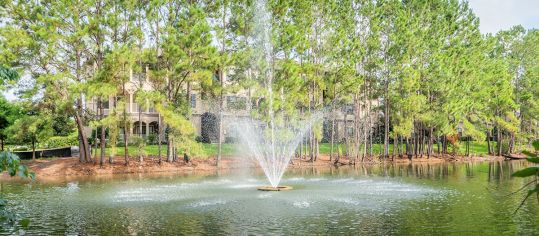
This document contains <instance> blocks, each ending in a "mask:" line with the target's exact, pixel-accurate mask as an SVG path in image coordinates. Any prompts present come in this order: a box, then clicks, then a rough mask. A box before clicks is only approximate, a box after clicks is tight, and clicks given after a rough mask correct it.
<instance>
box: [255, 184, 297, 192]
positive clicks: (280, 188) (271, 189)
mask: <svg viewBox="0 0 539 236" xmlns="http://www.w3.org/2000/svg"><path fill="white" fill-rule="evenodd" d="M256 189H258V190H260V191H286V190H292V189H293V188H292V186H286V185H283V186H277V187H272V186H261V187H258V188H256Z"/></svg>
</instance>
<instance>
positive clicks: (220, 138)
mask: <svg viewBox="0 0 539 236" xmlns="http://www.w3.org/2000/svg"><path fill="white" fill-rule="evenodd" d="M224 80H225V78H224V71H223V70H222V69H220V70H219V82H220V83H221V92H220V94H219V137H218V142H219V144H218V145H219V147H218V153H217V167H220V166H221V157H222V154H223V107H224V104H223V103H224V100H223V85H224Z"/></svg>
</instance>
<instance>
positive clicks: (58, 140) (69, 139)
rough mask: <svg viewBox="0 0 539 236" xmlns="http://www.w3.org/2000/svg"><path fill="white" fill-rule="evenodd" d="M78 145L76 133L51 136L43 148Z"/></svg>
mask: <svg viewBox="0 0 539 236" xmlns="http://www.w3.org/2000/svg"><path fill="white" fill-rule="evenodd" d="M78 144H79V137H78V135H77V133H73V134H71V135H69V136H53V137H50V138H48V139H47V141H46V142H45V144H44V146H45V147H47V148H59V147H71V146H77V145H78Z"/></svg>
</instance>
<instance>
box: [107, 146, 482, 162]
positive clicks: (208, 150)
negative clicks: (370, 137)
mask: <svg viewBox="0 0 539 236" xmlns="http://www.w3.org/2000/svg"><path fill="white" fill-rule="evenodd" d="M201 145H202V153H201V154H200V155H197V157H199V158H208V157H213V156H216V155H217V152H218V145H217V144H213V143H212V144H207V143H203V144H201ZM340 146H341V151H342V152H343V153H344V152H345V151H346V150H345V147H344V145H343V144H341V145H340ZM402 148H403V149H404V145H402ZM237 149H238V148H237V146H236V144H228V143H225V144H223V147H222V153H223V155H225V156H230V155H235V154H237V153H238V150H237ZM372 149H373V150H372V153H373V154H374V155H378V154H380V153H381V150H382V149H383V144H373V148H372ZM128 150H129V154H130V156H136V155H137V153H138V152H137V148H136V147H134V146H129V147H128ZM330 150H331V144H329V143H321V144H320V153H321V154H329V153H330ZM337 150H338V148H337V145H335V147H334V152H335V153H337ZM360 150H363V147H360ZM452 150H453V149H452V147H449V152H451V151H452ZM465 150H466V147H465V143H464V142H461V143H460V147H459V154H461V155H462V154H464V153H465ZM110 151H111V148H110V147H109V148H107V150H106V153H107V155H108V154H109V153H110ZM434 151H435V152H436V151H437V146H436V145H434ZM392 152H393V145H392V144H391V145H390V146H389V153H392ZM145 153H146V155H148V156H157V154H158V147H157V145H147V146H146V147H145ZM161 153H162V155H163V156H164V155H166V145H162V146H161ZM180 153H181V151H180ZM470 153H471V154H473V155H487V153H488V151H487V144H486V142H470ZM116 155H118V156H123V155H124V148H123V147H117V153H116Z"/></svg>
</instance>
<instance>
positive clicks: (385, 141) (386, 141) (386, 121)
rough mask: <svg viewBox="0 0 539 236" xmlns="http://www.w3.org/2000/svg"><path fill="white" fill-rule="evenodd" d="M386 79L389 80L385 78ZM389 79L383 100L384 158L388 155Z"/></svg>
mask: <svg viewBox="0 0 539 236" xmlns="http://www.w3.org/2000/svg"><path fill="white" fill-rule="evenodd" d="M386 80H389V78H387V79H386ZM388 90H389V81H386V84H385V98H384V99H385V101H384V103H385V104H384V156H383V157H384V158H387V156H388V155H389V91H388Z"/></svg>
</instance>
